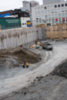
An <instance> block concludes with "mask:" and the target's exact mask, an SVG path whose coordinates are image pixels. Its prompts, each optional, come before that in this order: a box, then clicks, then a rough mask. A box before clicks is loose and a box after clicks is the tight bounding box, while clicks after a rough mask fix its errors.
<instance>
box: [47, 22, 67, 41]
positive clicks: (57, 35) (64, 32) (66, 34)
mask: <svg viewBox="0 0 67 100" xmlns="http://www.w3.org/2000/svg"><path fill="white" fill-rule="evenodd" d="M46 37H47V39H67V24H57V25H53V26H48V27H46Z"/></svg>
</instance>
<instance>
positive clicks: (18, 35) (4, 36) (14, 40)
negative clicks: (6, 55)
mask: <svg viewBox="0 0 67 100" xmlns="http://www.w3.org/2000/svg"><path fill="white" fill-rule="evenodd" d="M42 37H43V36H42V33H41V28H35V27H33V28H26V29H22V28H18V29H9V30H3V31H0V49H8V48H15V47H17V46H20V45H23V44H27V43H30V42H34V41H35V40H37V39H40V40H41V39H42Z"/></svg>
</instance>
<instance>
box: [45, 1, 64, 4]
mask: <svg viewBox="0 0 67 100" xmlns="http://www.w3.org/2000/svg"><path fill="white" fill-rule="evenodd" d="M62 1H64V0H43V4H44V5H46V4H52V3H58V2H62Z"/></svg>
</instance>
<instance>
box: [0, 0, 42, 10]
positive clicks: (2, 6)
mask: <svg viewBox="0 0 67 100" xmlns="http://www.w3.org/2000/svg"><path fill="white" fill-rule="evenodd" d="M22 1H23V0H0V11H4V10H10V9H15V8H20V7H22ZM27 1H31V0H27ZM35 1H38V2H39V3H40V4H42V0H35Z"/></svg>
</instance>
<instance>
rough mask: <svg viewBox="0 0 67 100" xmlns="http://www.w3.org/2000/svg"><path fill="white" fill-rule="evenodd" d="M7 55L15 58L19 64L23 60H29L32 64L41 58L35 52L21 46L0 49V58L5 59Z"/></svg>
mask: <svg viewBox="0 0 67 100" xmlns="http://www.w3.org/2000/svg"><path fill="white" fill-rule="evenodd" d="M9 57H12V58H13V59H15V60H16V61H17V62H18V63H19V64H22V63H23V62H29V63H31V64H33V63H37V62H39V61H40V60H41V58H40V55H38V54H35V53H33V52H31V51H29V50H27V49H25V48H22V47H18V48H15V49H9V50H2V51H0V59H1V58H4V59H6V58H9ZM4 61H5V60H4Z"/></svg>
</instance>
